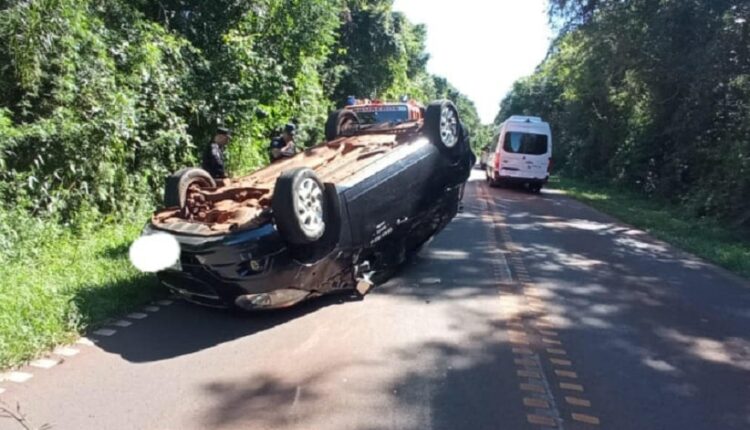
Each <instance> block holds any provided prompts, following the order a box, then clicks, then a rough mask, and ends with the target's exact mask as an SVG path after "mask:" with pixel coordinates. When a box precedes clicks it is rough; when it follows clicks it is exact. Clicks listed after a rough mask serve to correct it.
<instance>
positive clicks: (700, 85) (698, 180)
mask: <svg viewBox="0 0 750 430" xmlns="http://www.w3.org/2000/svg"><path fill="white" fill-rule="evenodd" d="M550 20H551V22H552V23H555V25H556V26H557V27H558V30H559V33H558V36H557V38H556V40H555V41H554V42H553V43H552V46H551V47H550V50H549V53H548V55H547V58H546V59H545V60H544V61H543V62H542V63H541V64H540V65H539V66H538V67H537V69H536V72H535V73H534V74H533V75H531V76H529V77H527V78H524V79H521V80H519V81H518V82H516V83H515V85H514V86H513V89H512V91H511V92H510V93H509V94H508V95H507V97H506V98H505V99H504V100H503V102H502V104H501V109H500V111H499V113H498V115H497V118H496V123H500V122H501V121H503V120H504V119H505V118H506V117H508V116H509V115H512V114H529V115H539V116H542V117H544V118H545V119H546V120H547V121H549V122H550V125H551V126H552V132H553V134H554V137H555V148H554V157H555V165H556V167H557V171H558V172H559V173H560V174H563V175H566V176H569V177H573V178H579V179H583V180H587V181H603V182H606V183H611V184H616V185H618V186H621V187H623V188H626V189H629V190H633V191H635V192H638V193H641V194H643V195H645V196H648V197H649V198H653V199H654V200H661V201H665V202H669V203H671V204H676V205H679V206H680V207H681V208H682V209H683V210H684V211H685V213H687V214H690V215H692V216H695V217H698V218H701V217H712V218H718V219H721V220H723V221H724V222H725V223H726V224H727V225H734V226H745V227H750V137H749V136H750V23H749V22H748V21H750V4H749V3H748V2H747V1H745V0H713V1H658V0H657V1H652V0H631V1H626V2H622V1H607V0H552V1H551V2H550Z"/></svg>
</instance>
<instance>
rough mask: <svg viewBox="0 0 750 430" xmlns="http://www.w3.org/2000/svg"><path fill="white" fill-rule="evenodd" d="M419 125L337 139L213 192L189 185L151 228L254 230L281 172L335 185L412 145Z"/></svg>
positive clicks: (217, 231)
mask: <svg viewBox="0 0 750 430" xmlns="http://www.w3.org/2000/svg"><path fill="white" fill-rule="evenodd" d="M421 126H422V124H421V122H419V123H406V124H402V125H399V126H396V127H392V128H389V129H388V130H383V131H381V132H375V131H376V130H371V132H370V133H364V134H358V135H355V136H350V137H341V138H338V139H336V140H333V141H330V142H327V143H323V144H320V145H317V146H315V147H312V148H309V149H307V150H305V151H303V152H301V153H299V154H297V155H295V156H294V157H290V158H287V159H284V160H282V161H278V162H276V163H273V164H271V165H270V166H268V167H265V168H263V169H260V170H257V171H255V172H253V173H251V174H249V175H247V176H243V177H239V178H234V179H229V180H225V181H224V184H223V186H220V187H217V188H201V187H200V186H198V185H192V186H191V187H190V188H189V190H188V193H187V199H186V203H185V206H184V207H182V208H176V207H172V208H166V209H162V210H159V211H157V212H156V213H154V215H153V217H152V220H151V221H152V225H153V226H154V227H156V228H158V229H161V230H169V231H174V232H180V233H189V234H194V235H206V236H211V235H219V234H226V233H228V232H231V231H236V230H244V229H250V228H254V227H257V226H260V225H262V224H264V223H266V222H268V221H269V219H270V216H271V214H270V206H271V197H272V196H273V190H274V185H275V183H276V178H278V177H279V175H280V174H281V173H282V172H284V171H286V170H290V169H294V168H297V167H308V168H310V169H312V170H314V171H315V173H316V174H317V175H318V177H319V178H320V180H321V181H323V182H325V183H333V184H338V183H341V182H343V181H345V180H346V179H348V178H350V177H352V176H353V175H354V174H356V173H357V172H360V171H361V170H363V169H364V168H365V167H366V166H368V165H370V164H372V163H374V162H375V161H377V160H378V159H380V158H382V157H383V156H384V155H385V154H387V153H389V152H390V151H392V150H393V149H394V148H396V147H398V146H401V145H405V144H409V143H410V142H413V141H414V137H415V135H416V134H418V133H419V132H420V131H421Z"/></svg>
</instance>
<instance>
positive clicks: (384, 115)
mask: <svg viewBox="0 0 750 430" xmlns="http://www.w3.org/2000/svg"><path fill="white" fill-rule="evenodd" d="M355 112H357V116H358V117H359V123H360V124H380V123H384V122H396V123H399V122H404V121H408V120H409V110H408V109H407V108H406V107H405V106H403V107H401V106H399V107H397V108H378V109H372V108H367V109H362V110H359V109H356V110H355Z"/></svg>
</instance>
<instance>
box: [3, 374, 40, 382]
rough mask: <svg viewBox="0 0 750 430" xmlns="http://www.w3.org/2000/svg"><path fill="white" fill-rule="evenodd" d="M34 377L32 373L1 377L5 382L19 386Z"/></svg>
mask: <svg viewBox="0 0 750 430" xmlns="http://www.w3.org/2000/svg"><path fill="white" fill-rule="evenodd" d="M33 377H34V375H32V374H31V373H25V372H8V373H6V374H4V375H2V376H1V377H0V379H2V380H3V381H10V382H15V383H17V384H22V383H24V382H26V381H28V380H29V379H31V378H33Z"/></svg>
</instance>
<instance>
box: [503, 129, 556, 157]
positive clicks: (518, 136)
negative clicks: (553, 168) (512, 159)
mask: <svg viewBox="0 0 750 430" xmlns="http://www.w3.org/2000/svg"><path fill="white" fill-rule="evenodd" d="M503 150H505V152H510V153H512V154H527V155H542V154H546V153H547V135H546V134H532V133H522V132H517V131H511V132H508V133H505V143H504V145H503Z"/></svg>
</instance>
